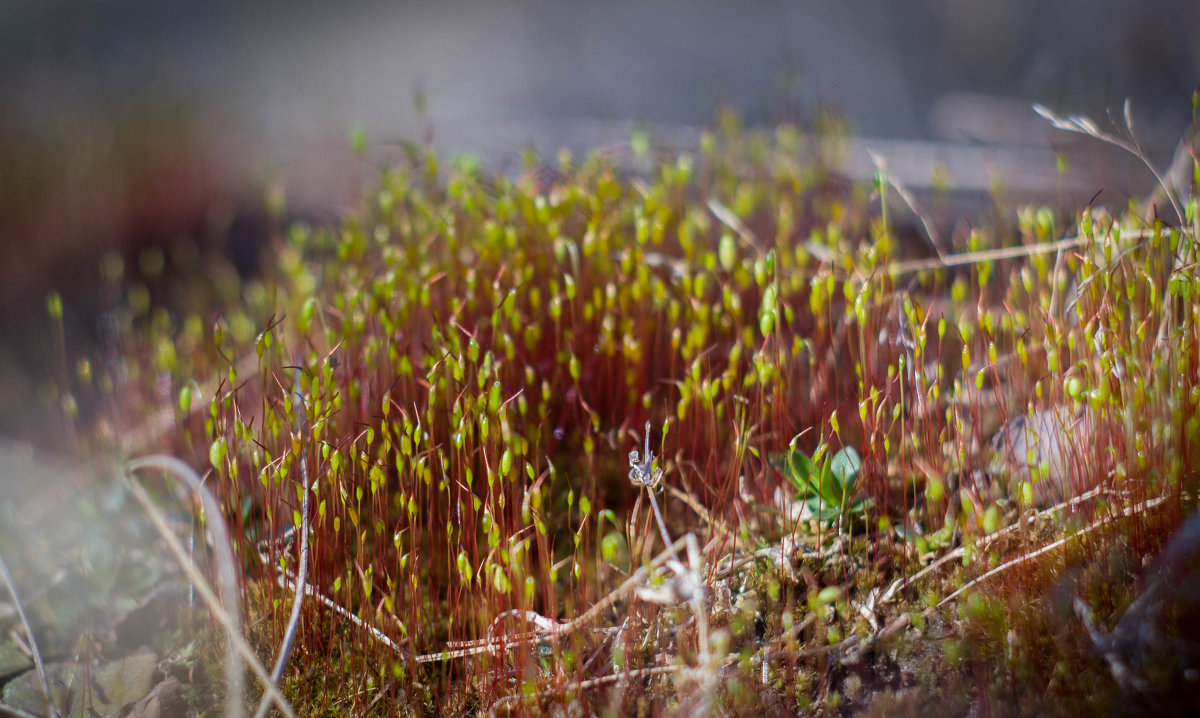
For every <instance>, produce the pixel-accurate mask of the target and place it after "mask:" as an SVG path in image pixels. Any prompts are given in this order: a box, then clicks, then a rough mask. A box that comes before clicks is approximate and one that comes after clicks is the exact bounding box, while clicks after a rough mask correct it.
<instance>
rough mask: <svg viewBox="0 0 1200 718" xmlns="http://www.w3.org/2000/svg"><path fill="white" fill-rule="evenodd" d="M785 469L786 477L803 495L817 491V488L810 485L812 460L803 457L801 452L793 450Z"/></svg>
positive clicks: (812, 469) (812, 471)
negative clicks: (786, 469)
mask: <svg viewBox="0 0 1200 718" xmlns="http://www.w3.org/2000/svg"><path fill="white" fill-rule="evenodd" d="M787 468H788V471H787V472H786V473H787V477H788V478H789V479H791V482H792V483H793V484H795V485H796V488H797V489H799V490H800V491H802V492H804V493H809V491H810V490H811V491H816V490H817V487H815V486H813V485H812V480H813V474H814V472H815V467H814V466H813V462H812V459H810V458H808V457H807V456H805V455H804V453H803V452H800V451H795V450H793V451H792V452H791V453H790V454H789V455H788V463H787Z"/></svg>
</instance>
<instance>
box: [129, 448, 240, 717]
mask: <svg viewBox="0 0 1200 718" xmlns="http://www.w3.org/2000/svg"><path fill="white" fill-rule="evenodd" d="M143 469H157V470H158V471H162V472H164V473H167V474H170V475H172V476H174V477H175V478H177V479H179V480H180V481H182V482H183V483H184V484H185V485H186V486H187V488H188V489H189V490H190V491H191V492H192V493H193V494H195V495H196V496H198V497H200V504H201V507H202V508H203V510H204V513H205V515H206V516H207V517H208V521H209V524H210V525H211V526H212V532H213V540H214V542H215V548H216V552H217V575H218V576H219V578H220V581H221V593H222V594H223V600H224V602H225V605H226V606H228V607H229V613H230V614H231V615H233V616H240V615H241V606H240V600H239V596H238V584H237V568H236V566H237V563H236V561H235V559H234V556H233V548H232V547H233V544H232V543H230V540H229V529H228V528H227V527H226V526H225V519H224V517H223V516H222V515H221V506H220V504H218V503H217V500H216V499H214V498H213V496H212V494H210V493H209V492H208V489H206V488H204V484H203V482H201V481H200V477H199V476H198V475H197V474H196V472H195V471H194V470H193V469H192V467H190V466H188V465H187V464H185V463H184V462H182V461H180V460H179V459H176V458H175V457H173V456H157V455H156V456H144V457H142V458H139V459H134V460H133V461H131V462H129V470H128V471H129V476H130V477H132V476H133V474H135V473H136V472H138V471H141V470H143ZM130 483H131V485H132V484H133V483H134V482H132V481H131V482H130ZM138 488H139V489H140V488H141V487H140V486H138ZM189 564H190V561H189ZM235 632H239V631H235ZM239 633H240V632H239ZM230 637H231V639H232V634H231V636H230ZM225 670H226V675H225V682H226V685H227V686H228V690H229V696H230V701H231V702H232V704H233V705H232V707H231V708H230V712H229V715H231V716H233V717H234V718H240V717H241V715H242V713H243V711H244V707H243V706H242V700H241V699H242V696H243V695H244V694H245V690H246V685H245V676H244V675H243V672H242V664H241V662H240V661H238V660H237V651H236V649H235V648H234V646H233V642H232V640H231V641H230V642H229V643H228V644H227V665H226V668H225Z"/></svg>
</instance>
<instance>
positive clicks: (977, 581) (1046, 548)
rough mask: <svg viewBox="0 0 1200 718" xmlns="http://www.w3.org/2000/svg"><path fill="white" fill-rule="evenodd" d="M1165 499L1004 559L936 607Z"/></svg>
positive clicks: (1101, 520)
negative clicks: (993, 577)
mask: <svg viewBox="0 0 1200 718" xmlns="http://www.w3.org/2000/svg"><path fill="white" fill-rule="evenodd" d="M1166 500H1167V497H1165V496H1159V497H1158V498H1154V499H1150V500H1148V501H1142V502H1140V503H1138V504H1135V505H1133V506H1127V507H1126V508H1125V509H1124V510H1123V511H1122V512H1121V513H1120V514H1113V515H1111V516H1105V517H1104V518H1102V519H1099V520H1097V521H1094V522H1092V523H1090V524H1088V525H1087V526H1084V527H1083V528H1082V529H1080V530H1078V531H1076V532H1075V533H1073V534H1070V535H1069V536H1063V537H1062V538H1060V539H1058V540H1056V541H1051V542H1050V543H1048V544H1046V545H1045V546H1042V547H1041V548H1039V549H1037V550H1035V551H1033V552H1031V553H1027V554H1023V555H1021V556H1017V557H1016V558H1014V559H1011V560H1009V561H1005V562H1004V563H1002V564H1000V565H999V566H997V567H995V568H993V569H992V570H990V571H988V572H987V573H984V574H982V575H980V576H977V577H975V578H974V579H972V580H970V581H968V582H967V583H966V584H964V585H963V586H962V587H961V588H959V589H957V590H955V591H954V592H953V593H951V594H949V595H948V596H946V597H945V598H943V599H942V600H941V601H938V604H937V605H938V608H941V607H942V606H944V605H946V604H947V603H949V602H950V601H952V600H954V599H955V598H957V597H958V596H960V595H962V594H963V592H965V591H967V590H968V589H970V588H972V587H974V586H976V585H978V584H980V583H983V582H984V581H986V580H988V579H989V578H991V577H992V576H995V575H996V574H999V573H1003V572H1005V571H1007V570H1008V569H1010V568H1012V567H1013V566H1017V565H1019V564H1022V563H1025V562H1026V561H1031V560H1033V559H1034V558H1037V557H1038V556H1041V555H1042V554H1044V553H1046V552H1048V551H1053V550H1054V549H1056V548H1058V547H1060V546H1063V545H1065V544H1066V543H1067V542H1069V541H1071V540H1073V539H1077V538H1079V537H1080V536H1083V535H1084V534H1089V533H1091V532H1092V531H1095V530H1096V529H1098V528H1101V527H1102V526H1107V525H1108V524H1110V523H1112V522H1113V521H1116V520H1117V519H1119V518H1127V517H1129V516H1133V515H1134V514H1138V513H1142V512H1144V511H1148V510H1150V509H1152V508H1154V507H1155V506H1158V505H1159V504H1161V503H1163V502H1164V501H1166Z"/></svg>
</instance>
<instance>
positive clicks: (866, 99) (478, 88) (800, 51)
mask: <svg viewBox="0 0 1200 718" xmlns="http://www.w3.org/2000/svg"><path fill="white" fill-rule="evenodd" d="M1198 82H1200V3H1196V2H1192V1H1190V0H1145V1H1143V2H1130V1H1128V0H1071V1H1067V2H1058V3H1045V2H1037V1H1035V0H1006V1H998V0H910V1H908V2H889V1H887V0H865V1H863V2H855V3H825V2H792V3H785V2H766V1H757V2H756V1H752V2H736V3H735V2H717V1H715V0H688V1H684V0H667V1H665V2H653V3H647V2H632V1H621V2H591V3H571V2H552V1H549V0H530V1H528V2H518V1H509V2H503V1H502V2H496V1H490V0H489V1H484V0H473V1H468V2H453V1H451V2H413V3H384V2H366V1H363V0H357V1H349V2H340V3H313V2H296V1H291V2H282V1H278V0H270V1H268V2H261V3H254V4H251V3H243V2H236V1H234V0H210V1H209V2H204V3H199V2H182V1H180V0H70V1H68V0H7V2H5V3H3V4H0V108H2V109H0V250H2V251H3V253H4V255H3V261H0V307H2V308H0V432H3V433H18V434H23V435H26V436H28V435H30V434H35V433H37V432H40V431H47V430H48V429H47V428H46V427H49V426H52V425H53V424H52V423H48V422H47V421H46V420H44V417H45V416H46V414H47V410H46V409H45V407H44V406H42V404H41V403H40V402H39V401H38V398H37V396H38V386H39V385H40V384H41V383H43V382H44V381H45V380H46V378H47V376H48V375H49V373H50V372H49V370H50V369H51V368H52V367H54V366H56V365H57V364H58V362H59V359H58V358H57V357H55V356H54V354H55V350H54V349H53V342H52V340H51V332H50V331H49V322H48V320H47V319H46V312H45V308H44V307H45V296H46V292H47V291H49V290H50V289H51V288H57V289H59V290H61V291H62V292H63V295H64V298H65V300H66V308H67V317H66V334H67V340H68V354H70V353H72V352H73V351H78V350H89V349H90V348H92V347H93V345H94V344H95V342H97V341H98V337H99V335H100V332H99V330H98V328H97V327H98V320H99V318H100V317H101V314H102V312H103V311H104V309H105V308H106V306H105V305H106V303H112V302H115V301H117V300H118V299H119V298H118V297H113V296H105V293H104V292H102V291H101V289H100V287H101V282H100V271H99V269H98V267H99V265H100V261H101V258H102V257H104V256H105V255H106V254H107V253H111V252H117V253H119V254H121V255H123V256H124V257H125V258H126V263H125V264H126V266H127V267H128V268H132V269H130V270H129V271H134V270H135V269H136V267H137V258H138V257H139V255H140V253H141V252H142V251H143V250H145V249H147V248H155V249H157V250H162V251H164V252H166V254H167V256H168V258H170V257H172V256H175V255H176V254H178V253H183V254H187V253H188V251H189V250H188V249H187V247H188V246H190V245H191V244H193V243H196V242H203V243H207V246H208V247H209V248H210V249H213V250H214V251H218V252H223V253H226V254H227V255H228V256H230V257H231V258H232V259H231V261H233V263H234V264H235V265H236V266H237V267H238V269H239V271H245V272H253V271H254V264H255V260H254V258H255V252H256V251H257V249H258V247H260V246H261V245H262V242H263V241H264V239H265V237H266V235H267V232H268V227H269V224H270V223H269V222H268V220H267V219H265V215H264V211H263V200H262V198H263V196H264V193H265V191H266V187H267V186H268V184H269V183H274V184H273V186H275V187H277V188H283V189H285V190H286V196H287V205H286V206H287V210H286V212H287V215H288V216H304V217H316V218H332V217H335V216H336V215H337V213H338V212H339V211H341V210H342V209H343V208H345V207H347V206H348V205H349V204H350V203H351V202H352V201H353V200H354V198H355V197H356V196H357V194H358V192H359V191H360V188H361V185H362V182H363V181H364V180H369V178H370V172H371V168H370V167H369V165H366V164H365V163H364V162H362V161H361V160H359V159H357V158H356V157H355V156H354V155H353V154H352V153H351V152H349V150H348V148H347V141H346V137H347V129H348V128H349V127H350V126H351V125H352V124H354V123H361V124H362V125H363V126H364V127H365V128H366V129H367V131H368V135H369V137H371V138H372V139H373V140H395V139H404V138H408V139H416V138H418V137H419V136H420V135H421V134H422V133H426V132H428V131H429V128H432V133H433V138H434V140H435V142H436V144H437V145H439V146H440V147H442V148H445V149H447V150H452V151H454V150H462V151H471V152H473V153H475V154H477V155H479V156H480V157H481V158H482V159H484V160H485V161H487V162H490V163H494V164H495V165H496V166H503V164H504V163H505V162H507V161H511V159H512V158H513V157H515V156H516V155H517V153H518V152H519V151H520V149H521V148H522V147H525V146H527V145H528V144H530V143H532V144H534V145H535V146H537V147H538V148H539V149H542V150H545V151H553V150H554V149H556V147H557V146H558V145H567V146H573V147H577V148H580V149H582V148H584V147H588V146H594V145H599V144H604V143H606V142H613V141H620V140H622V139H624V138H626V137H627V135H628V129H629V127H630V125H629V123H630V122H640V123H646V124H648V125H651V126H657V127H676V128H684V129H686V128H689V127H697V126H703V125H706V124H708V123H710V122H711V120H712V118H713V113H714V111H715V110H716V108H718V107H719V106H733V107H735V108H737V109H738V110H739V111H740V112H741V113H742V115H743V117H745V118H746V120H747V122H748V123H749V124H767V123H771V122H776V121H780V120H796V119H803V118H805V117H809V116H811V115H812V114H813V113H814V112H815V111H817V110H819V109H826V108H828V109H833V110H835V111H838V112H841V113H843V114H844V115H845V116H846V117H847V118H848V119H849V120H850V122H851V124H852V127H853V128H854V130H855V132H856V133H858V134H859V135H861V136H863V137H866V138H890V139H892V140H904V141H909V144H906V145H903V147H906V148H910V149H912V148H915V150H914V151H915V152H917V154H920V152H921V151H922V149H921V148H927V147H933V148H938V147H943V148H951V149H948V150H945V151H947V152H949V151H951V150H952V149H953V148H955V147H960V148H972V147H987V148H993V150H994V151H995V152H996V153H997V154H998V155H1001V156H1013V157H1016V156H1024V155H1021V154H1020V153H1021V152H1023V151H1025V150H1027V149H1029V148H1035V149H1036V150H1037V151H1038V152H1041V151H1043V150H1045V154H1044V156H1043V155H1031V156H1037V157H1042V159H1045V158H1046V157H1049V158H1050V159H1049V160H1047V161H1048V162H1049V163H1050V164H1051V165H1052V163H1053V156H1054V155H1053V152H1054V151H1056V150H1058V149H1062V148H1064V147H1069V148H1070V152H1071V153H1072V156H1073V161H1074V157H1075V154H1076V153H1079V154H1080V155H1083V156H1085V157H1084V158H1085V159H1086V155H1088V153H1092V152H1096V153H1101V154H1103V152H1104V151H1105V150H1104V148H1098V147H1096V146H1095V145H1096V144H1097V143H1090V144H1089V143H1086V142H1079V141H1070V140H1068V138H1064V137H1062V136H1061V134H1060V133H1058V134H1056V133H1054V132H1052V131H1051V130H1050V129H1049V127H1048V125H1047V123H1046V122H1045V121H1043V120H1041V119H1040V118H1037V117H1036V116H1035V115H1034V114H1033V113H1032V112H1031V111H1030V110H1029V103H1030V102H1031V101H1038V102H1042V103H1044V104H1046V105H1048V106H1049V107H1051V108H1053V109H1055V110H1056V111H1060V112H1063V113H1083V114H1088V115H1090V116H1092V117H1093V118H1095V119H1096V120H1097V121H1101V122H1102V121H1103V120H1104V119H1105V116H1106V112H1107V111H1109V110H1113V111H1115V112H1116V113H1119V112H1120V107H1121V104H1122V102H1123V101H1124V100H1125V98H1127V97H1128V98H1130V99H1131V101H1132V107H1133V110H1134V114H1135V117H1136V118H1137V120H1138V123H1137V129H1138V133H1139V138H1140V139H1141V140H1142V141H1143V142H1144V143H1145V145H1146V147H1147V149H1148V151H1149V152H1150V153H1151V154H1152V156H1154V157H1155V159H1156V160H1157V161H1159V162H1161V163H1163V164H1165V163H1166V162H1168V161H1169V158H1170V155H1171V152H1172V150H1173V148H1174V146H1175V143H1176V142H1177V140H1178V138H1179V136H1180V133H1181V132H1182V131H1183V129H1184V127H1185V126H1186V125H1187V123H1188V122H1189V121H1190V119H1191V117H1190V111H1191V110H1190V100H1191V96H1192V91H1193V89H1194V88H1195V87H1196V85H1197V83H1198ZM417 98H423V99H420V100H418V99H417ZM1102 124H1103V123H1102ZM685 134H686V133H685ZM1048 140H1049V142H1048ZM997 148H998V149H997ZM938 151H941V150H938ZM1080 166H1084V167H1087V166H1091V165H1088V163H1086V162H1082V163H1081V164H1080ZM1096 166H1100V167H1103V168H1104V170H1103V172H1104V173H1105V174H1104V175H1103V177H1097V178H1095V181H1085V182H1083V185H1082V186H1085V187H1087V188H1088V190H1087V191H1086V194H1091V191H1090V188H1091V187H1092V186H1097V187H1101V188H1103V189H1104V190H1105V192H1106V193H1108V194H1107V195H1106V196H1108V197H1110V198H1112V199H1119V198H1120V196H1121V195H1122V194H1128V193H1136V192H1143V191H1146V190H1148V189H1149V188H1150V178H1149V177H1148V175H1146V173H1145V172H1144V171H1142V170H1140V169H1139V168H1137V166H1136V163H1131V162H1128V161H1122V160H1116V161H1108V162H1102V163H1100V164H1099V165H1096ZM914 167H916V168H917V169H915V170H913V172H914V176H915V177H917V178H918V179H919V178H920V176H921V173H922V172H925V170H923V169H921V168H922V167H923V165H921V164H920V162H919V161H918V162H916V163H915V164H914ZM1039 169H1040V171H1043V172H1045V171H1047V170H1046V168H1044V167H1043V168H1039ZM1048 171H1053V167H1052V166H1051V167H1050V169H1049V170H1048ZM928 179H929V178H928V177H926V180H927V181H928ZM1088 179H1089V178H1085V180H1088ZM964 182H965V180H964ZM1034 184H1036V183H1034ZM1034 184H1031V185H1030V186H1031V187H1033V186H1034ZM1081 191H1085V190H1081ZM1083 201H1086V196H1085V198H1084V200H1083Z"/></svg>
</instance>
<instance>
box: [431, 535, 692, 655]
mask: <svg viewBox="0 0 1200 718" xmlns="http://www.w3.org/2000/svg"><path fill="white" fill-rule="evenodd" d="M690 535H691V534H689V536H690ZM686 546H687V537H686V536H685V537H684V538H681V539H679V540H677V541H676V542H675V543H673V544H671V545H670V546H668V547H667V548H666V550H664V551H663V552H662V553H660V554H658V555H657V556H655V557H654V560H652V561H651V562H650V563H648V564H646V565H645V566H642V567H640V568H638V570H636V571H634V572H633V573H632V574H631V575H630V576H629V578H627V579H625V581H624V582H622V583H621V585H620V586H618V587H617V588H615V589H613V590H612V591H610V592H609V593H608V595H606V596H605V597H604V598H602V599H600V600H599V601H597V602H596V603H594V604H592V606H591V608H589V609H588V610H586V611H584V612H583V613H581V614H579V615H578V616H576V617H575V618H573V619H571V620H569V621H566V622H563V623H556V624H551V625H549V626H546V630H545V631H532V632H526V633H521V634H516V635H513V636H502V637H499V638H483V639H479V640H476V641H463V642H461V643H455V644H453V645H454V646H455V648H453V649H452V650H451V649H449V647H447V648H448V649H447V650H444V651H439V652H437V653H424V654H421V655H418V656H414V657H413V660H414V661H416V662H417V663H433V662H436V661H446V660H450V659H453V658H466V657H468V656H475V655H479V654H480V653H487V652H490V651H494V650H496V649H497V648H503V647H505V646H508V645H512V644H514V643H518V642H520V641H522V640H530V639H541V638H546V637H548V638H550V639H551V640H559V639H561V638H562V637H563V636H566V635H567V634H569V633H572V632H574V631H576V630H578V629H579V628H580V627H582V626H584V625H586V624H588V623H590V622H591V621H592V619H594V618H595V617H596V616H598V615H600V614H601V613H603V612H604V611H606V610H608V608H609V607H610V606H612V605H613V604H614V603H616V602H617V601H618V600H619V599H620V598H621V597H622V596H624V595H625V594H627V593H629V592H630V591H632V590H633V589H634V588H635V587H636V586H637V585H638V584H639V583H641V582H642V581H644V580H645V579H646V578H648V577H649V576H650V572H651V571H653V570H654V569H656V568H659V567H661V566H663V565H665V564H667V563H668V562H669V561H672V560H675V556H676V555H677V554H678V553H679V551H680V550H681V549H683V548H685V547H686ZM707 548H708V547H707V546H706V547H705V549H706V550H707ZM504 615H508V614H507V613H506V614H501V617H503V616H504ZM539 615H540V614H539ZM526 618H527V620H528V616H526Z"/></svg>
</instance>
